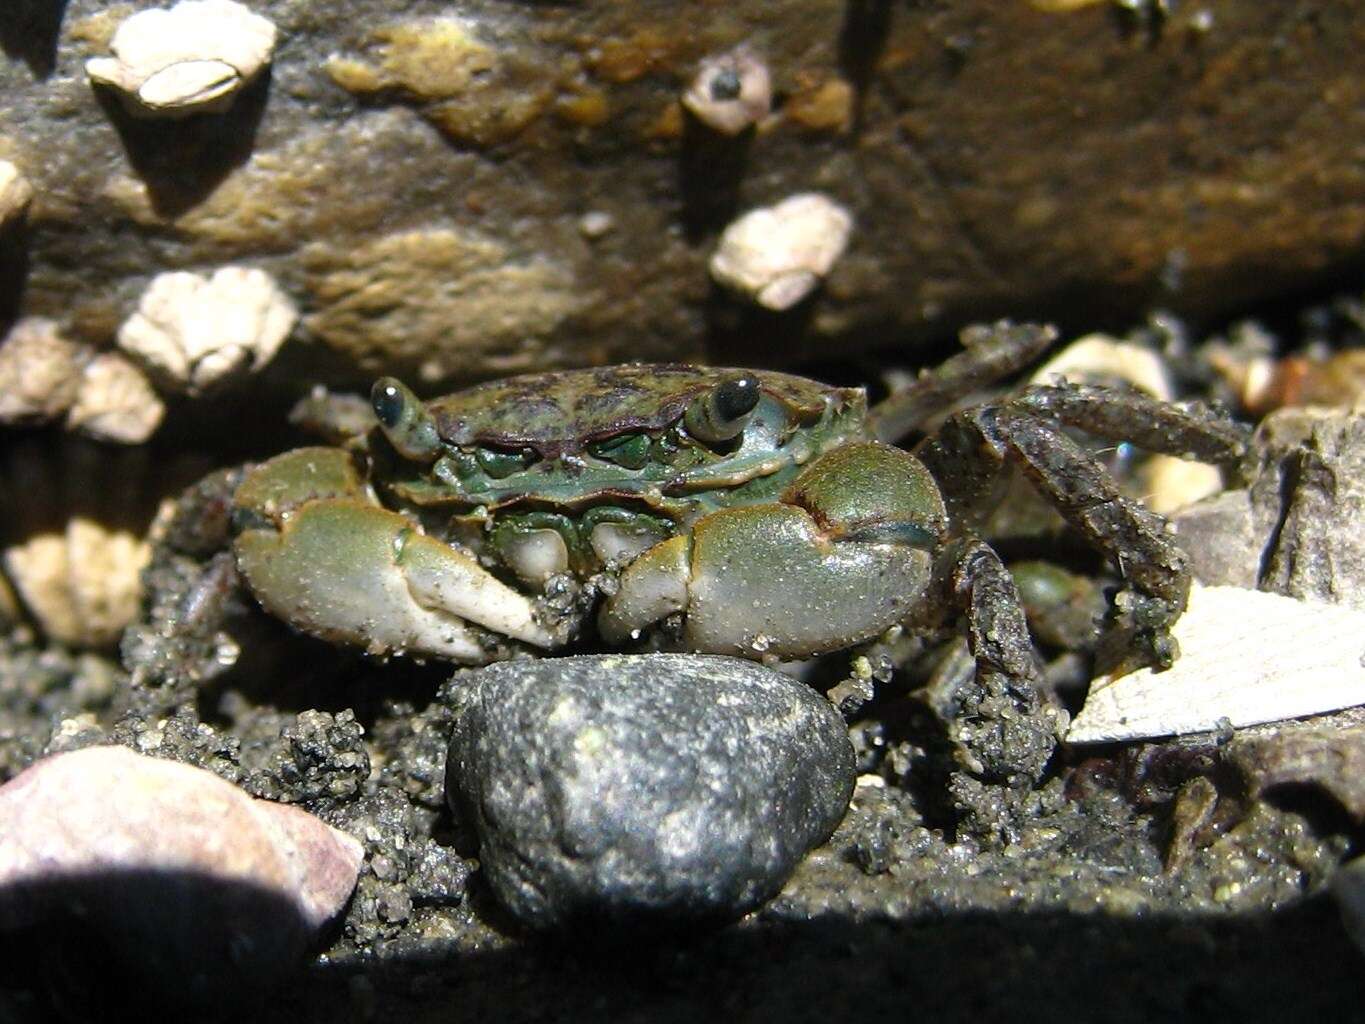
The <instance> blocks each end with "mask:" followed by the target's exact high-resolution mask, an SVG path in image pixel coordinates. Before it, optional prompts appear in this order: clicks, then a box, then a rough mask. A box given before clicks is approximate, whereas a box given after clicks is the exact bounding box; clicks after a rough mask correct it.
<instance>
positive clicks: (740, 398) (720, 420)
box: [683, 374, 759, 444]
mask: <svg viewBox="0 0 1365 1024" xmlns="http://www.w3.org/2000/svg"><path fill="white" fill-rule="evenodd" d="M758 399H759V386H758V378H757V377H755V376H752V375H751V374H746V375H745V376H743V377H734V378H732V379H731V380H727V381H723V382H722V383H720V384H717V385H716V386H715V387H713V388H712V389H711V390H710V391H708V392H706V393H705V394H704V395H698V396H697V397H696V398H695V399H693V401H692V404H691V405H689V406H688V407H687V412H686V413H684V414H683V425H684V426H686V427H687V432H688V433H689V434H691V435H692V436H693V437H695V438H696V439H697V440H699V441H701V442H703V443H705V444H719V443H721V442H723V441H731V440H734V439H735V438H736V437H738V436H739V435H740V434H742V433H743V432H744V427H745V425H746V424H747V423H748V422H749V416H750V415H751V414H752V413H753V411H754V409H755V408H756V407H757V406H758Z"/></svg>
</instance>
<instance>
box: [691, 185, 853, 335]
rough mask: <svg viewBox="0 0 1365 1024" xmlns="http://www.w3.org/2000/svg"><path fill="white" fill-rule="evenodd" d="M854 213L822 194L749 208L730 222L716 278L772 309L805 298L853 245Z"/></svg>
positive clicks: (714, 268) (715, 262)
mask: <svg viewBox="0 0 1365 1024" xmlns="http://www.w3.org/2000/svg"><path fill="white" fill-rule="evenodd" d="M852 230H853V217H852V215H851V214H849V212H848V211H847V210H845V209H844V208H843V207H842V206H840V205H839V204H838V203H836V202H834V200H832V199H830V198H829V197H828V196H823V195H820V194H819V193H818V192H802V193H799V194H797V195H794V196H790V197H788V198H787V199H784V200H782V202H780V203H778V204H777V205H776V206H766V207H760V208H759V209H757V210H750V211H749V212H748V213H746V214H745V215H744V216H742V217H740V218H739V219H738V220H736V221H734V222H733V223H732V224H730V226H729V227H727V228H726V229H725V233H724V234H723V235H721V239H720V245H719V247H717V249H716V251H715V253H714V254H713V255H712V257H711V276H712V277H714V278H715V279H716V280H717V281H718V282H719V283H720V284H723V285H725V286H726V287H727V288H732V289H734V290H735V291H738V292H742V293H743V294H745V295H748V296H750V297H751V298H753V300H754V301H755V302H757V303H758V304H759V305H761V306H764V307H766V308H768V309H773V310H783V309H788V308H790V307H791V306H794V305H795V304H796V303H798V302H800V301H801V300H802V299H803V298H805V297H806V296H807V295H808V294H810V292H811V290H812V289H814V288H815V286H816V285H817V284H818V283H819V281H820V279H821V278H822V277H824V276H825V275H826V274H827V273H829V270H830V268H831V267H832V266H834V261H835V260H837V259H838V258H839V257H840V256H841V255H842V254H843V251H844V249H845V247H847V245H848V238H849V234H850V232H851V231H852Z"/></svg>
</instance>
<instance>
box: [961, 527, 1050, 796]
mask: <svg viewBox="0 0 1365 1024" xmlns="http://www.w3.org/2000/svg"><path fill="white" fill-rule="evenodd" d="M945 564H946V566H947V571H946V572H944V571H943V569H942V568H940V569H939V572H940V573H942V574H943V575H944V576H946V579H945V580H943V581H942V582H944V583H946V585H947V587H948V590H949V595H948V596H949V602H948V604H949V606H951V607H955V608H957V609H958V610H959V611H960V612H961V613H962V614H963V615H964V616H965V618H966V621H967V645H968V648H969V649H970V651H971V653H972V658H973V659H974V660H975V661H976V674H975V678H974V680H973V681H972V683H970V684H969V685H967V686H965V687H963V688H962V690H961V691H959V693H958V694H957V695H956V698H957V701H958V702H959V704H960V708H959V711H958V713H957V714H955V715H954V716H953V717H952V723H953V724H952V729H953V731H954V733H955V734H956V735H955V736H954V739H955V740H956V741H957V743H958V744H959V749H961V750H962V751H963V755H964V758H965V759H966V760H968V761H969V762H970V763H969V764H967V765H966V767H968V769H969V770H970V771H971V772H972V773H973V774H975V775H977V776H978V777H980V778H984V779H986V780H988V781H994V782H1004V783H1007V784H1020V783H1023V784H1026V785H1032V784H1033V783H1036V782H1037V781H1038V779H1039V778H1041V777H1042V774H1043V769H1044V768H1045V766H1046V765H1047V761H1048V758H1050V757H1051V756H1052V750H1053V747H1054V746H1055V743H1056V736H1055V734H1054V733H1053V732H1050V731H1047V730H1045V729H1044V728H1042V727H1041V726H1040V724H1039V719H1038V716H1037V715H1036V712H1037V710H1038V706H1039V697H1038V683H1039V681H1040V680H1041V677H1042V674H1041V672H1040V671H1039V667H1038V659H1037V656H1036V654H1035V653H1034V649H1033V642H1032V640H1031V639H1030V637H1029V631H1028V624H1027V622H1026V621H1025V618H1024V610H1023V607H1022V605H1021V604H1020V602H1019V591H1018V589H1017V588H1016V587H1015V585H1014V580H1013V579H1012V578H1011V576H1010V573H1009V570H1007V569H1006V568H1005V566H1004V565H1003V564H1002V563H1001V561H1000V557H999V556H998V555H997V554H996V553H995V552H994V551H993V550H991V548H990V547H989V546H988V545H986V544H985V543H983V542H981V541H979V540H976V539H969V540H965V541H960V542H958V543H957V544H955V545H954V546H953V548H951V549H949V551H948V552H947V553H946V556H945V558H944V559H943V560H942V561H940V567H942V566H944V565H945Z"/></svg>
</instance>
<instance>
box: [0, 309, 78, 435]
mask: <svg viewBox="0 0 1365 1024" xmlns="http://www.w3.org/2000/svg"><path fill="white" fill-rule="evenodd" d="M89 357H90V353H89V351H88V350H86V349H84V348H82V347H81V346H80V345H76V344H74V343H72V342H70V341H67V340H66V339H65V338H64V337H62V335H61V333H60V332H59V331H58V329H57V325H56V324H55V323H54V322H53V321H51V320H47V319H44V318H42V317H27V318H25V319H23V320H20V321H19V322H18V323H17V324H15V325H14V327H13V329H12V330H11V331H10V332H9V334H8V335H7V336H6V337H5V339H4V340H3V341H0V423H46V422H48V421H50V420H54V419H56V418H57V417H59V416H61V415H63V414H64V413H65V412H66V411H67V410H68V409H69V408H71V403H72V402H74V401H75V400H76V391H77V389H78V388H79V387H80V381H81V372H82V370H83V368H84V366H85V364H86V362H87V361H88V360H89Z"/></svg>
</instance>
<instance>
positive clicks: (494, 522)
mask: <svg viewBox="0 0 1365 1024" xmlns="http://www.w3.org/2000/svg"><path fill="white" fill-rule="evenodd" d="M1054 338H1055V333H1054V332H1053V331H1052V330H1051V329H1049V328H1043V327H1038V326H1034V325H1014V324H1010V323H1001V324H997V325H994V326H992V327H980V328H976V329H969V331H968V332H965V333H964V340H965V341H966V342H967V348H966V350H965V351H964V352H963V353H961V354H960V355H958V356H956V357H954V358H953V359H950V360H949V361H948V362H947V363H946V364H945V365H944V366H943V367H942V368H940V369H939V370H938V371H936V372H934V373H926V374H923V375H921V377H920V378H919V379H918V381H916V382H915V383H914V384H913V385H912V386H911V387H909V388H908V389H906V390H905V391H904V392H902V393H899V394H897V395H894V396H892V398H890V399H888V400H887V401H886V402H884V403H883V404H882V405H880V406H878V407H876V408H874V409H869V407H868V401H867V397H866V394H865V392H864V391H862V390H861V389H857V388H841V387H830V386H826V385H823V384H820V383H817V382H815V381H812V380H808V379H806V378H802V377H797V376H792V375H789V374H784V373H776V372H772V371H767V370H747V369H721V368H713V367H700V366H691V365H639V364H630V365H623V366H616V367H608V368H599V369H585V370H568V371H559V372H548V373H540V374H532V375H526V376H521V377H514V378H510V379H507V380H501V381H494V382H491V383H487V384H482V385H478V386H475V387H472V388H470V389H468V390H465V391H460V392H457V393H455V394H451V395H447V396H444V397H439V398H435V399H432V400H430V401H425V402H424V401H422V400H420V399H419V398H417V396H416V395H415V394H414V393H413V392H412V391H411V390H409V389H408V388H407V387H406V386H404V385H403V384H402V383H400V382H399V381H397V380H396V379H393V378H388V377H386V378H382V379H381V380H379V381H378V382H377V383H376V384H375V385H374V388H373V391H372V393H371V405H372V409H373V414H374V419H375V423H376V425H375V426H374V427H373V428H372V429H370V430H369V431H367V432H364V433H362V434H360V435H358V436H355V437H353V438H351V439H350V440H349V441H347V442H346V443H344V444H339V445H334V446H325V447H324V446H317V447H306V448H300V449H296V450H293V451H290V452H286V453H284V454H282V455H279V456H277V457H275V458H272V459H270V460H268V461H266V462H264V463H261V464H259V465H257V466H255V467H253V468H251V469H249V470H248V471H247V473H246V475H245V477H244V479H243V480H242V482H241V483H240V485H239V486H238V487H237V489H236V491H235V494H234V496H233V499H232V513H231V516H232V530H233V534H234V537H233V540H232V546H233V553H234V556H235V561H236V567H237V569H238V571H239V572H240V573H241V575H242V576H243V577H244V578H245V580H246V582H247V584H248V586H249V588H250V590H251V592H252V593H253V594H254V595H255V597H256V599H257V601H258V602H259V603H260V604H261V606H262V607H264V608H265V609H266V610H267V611H269V612H270V613H272V614H273V615H275V616H277V617H279V618H281V619H283V620H284V621H285V622H287V623H289V624H291V625H292V626H293V627H295V628H296V629H298V630H300V631H302V632H304V633H308V634H311V635H314V636H317V637H321V638H324V639H326V640H329V641H333V642H337V643H342V644H351V645H357V646H360V647H363V648H364V649H365V650H367V651H369V652H371V653H373V654H378V655H388V654H393V653H405V654H408V655H413V656H417V657H431V658H440V659H447V660H450V661H454V662H461V663H466V664H480V663H485V662H489V661H492V660H496V659H500V658H504V657H508V656H511V655H513V654H515V653H517V652H518V651H521V650H540V651H551V650H554V649H556V648H560V647H562V646H564V645H565V644H567V643H569V642H571V641H573V640H574V639H575V638H578V637H580V636H583V635H585V634H588V633H589V632H590V631H591V630H592V628H594V627H595V631H596V634H597V635H599V636H600V637H601V639H602V640H604V641H605V642H607V643H608V644H610V645H631V644H638V643H640V642H642V641H644V640H646V639H650V640H654V641H655V642H656V643H659V642H660V641H661V642H662V645H665V646H670V647H673V648H677V649H682V650H687V651H693V652H698V653H720V654H738V655H744V656H748V657H766V658H782V659H797V658H805V657H810V656H814V655H817V654H821V653H825V652H829V651H834V650H839V649H844V648H848V647H850V646H852V645H855V644H858V643H859V642H862V641H866V640H869V639H871V638H874V637H877V636H879V635H881V634H883V633H884V632H885V631H886V630H887V629H888V628H889V627H892V626H896V625H901V624H912V625H916V626H925V625H927V624H932V623H939V624H941V623H943V622H945V621H946V620H947V619H948V618H949V617H950V616H953V615H963V616H965V618H966V620H967V622H968V635H969V638H970V640H971V649H972V652H973V654H974V655H975V656H976V657H977V659H978V661H979V662H981V661H984V662H986V663H989V664H992V665H995V666H997V667H998V668H999V669H1000V670H1001V671H1003V672H1005V673H1006V674H1007V675H1011V676H1014V677H1021V678H1022V677H1027V676H1029V675H1030V674H1031V673H1032V672H1033V671H1034V670H1033V668H1032V666H1031V665H1029V664H1026V663H1025V662H1027V661H1028V655H1027V654H1026V653H1023V652H1027V651H1029V650H1030V648H1029V646H1028V640H1027V627H1026V625H1025V623H1024V619H1023V615H1022V613H1021V612H1020V611H1019V605H1018V598H1017V594H1016V592H1015V589H1014V586H1013V583H1012V582H1011V580H1010V577H1009V574H1008V571H1007V570H1006V569H1005V567H1004V566H1003V564H1002V562H1001V560H1000V558H999V557H997V555H996V554H995V552H994V551H993V550H992V549H991V548H990V547H989V545H987V544H986V543H985V542H983V541H982V540H980V539H978V538H977V537H976V535H975V534H974V533H973V529H972V524H973V522H974V521H975V520H974V518H973V517H974V514H975V512H976V510H979V509H980V508H982V507H983V506H985V507H988V506H989V505H990V503H991V500H992V495H993V494H994V488H995V484H996V483H997V482H998V480H999V479H1000V478H1001V476H1002V474H1001V472H1000V471H1001V468H1002V466H1004V465H1005V464H1011V463H1012V464H1015V465H1018V466H1020V467H1022V469H1023V471H1024V473H1025V475H1026V476H1027V477H1028V478H1029V479H1030V480H1031V481H1032V482H1033V483H1034V485H1035V486H1036V488H1037V489H1038V490H1039V491H1040V492H1041V493H1042V494H1044V495H1045V496H1046V497H1047V498H1048V499H1050V500H1051V502H1052V503H1053V504H1055V506H1056V507H1057V508H1058V510H1059V511H1060V512H1061V513H1062V515H1063V516H1064V517H1065V518H1066V519H1067V520H1068V521H1069V522H1070V523H1071V524H1072V525H1073V526H1074V527H1075V528H1076V529H1078V530H1079V531H1080V532H1081V533H1082V534H1083V535H1084V536H1085V537H1087V538H1088V539H1089V540H1090V541H1091V542H1092V543H1093V544H1094V545H1095V546H1096V547H1098V548H1099V549H1100V550H1101V551H1102V552H1104V553H1105V554H1106V555H1108V556H1109V557H1110V558H1111V559H1112V560H1113V561H1114V562H1115V563H1116V565H1117V567H1118V569H1119V571H1120V574H1121V576H1122V578H1123V579H1124V581H1125V585H1124V589H1123V590H1122V591H1121V592H1120V593H1119V594H1118V596H1117V597H1116V598H1115V601H1114V606H1113V610H1112V614H1111V622H1110V624H1109V632H1110V633H1111V634H1113V635H1115V636H1119V637H1121V643H1120V644H1119V648H1120V649H1121V651H1122V652H1123V657H1126V658H1128V659H1129V660H1131V661H1133V662H1134V663H1138V662H1141V663H1148V664H1153V663H1154V664H1157V665H1162V664H1169V663H1170V661H1171V660H1172V659H1173V658H1174V657H1175V655H1176V651H1175V649H1174V646H1173V641H1172V640H1171V638H1170V633H1169V628H1170V626H1171V624H1172V623H1173V622H1174V621H1175V619H1176V618H1177V617H1178V616H1179V614H1180V613H1181V611H1182V610H1183V608H1184V605H1185V600H1186V596H1187V593H1188V589H1189V584H1190V577H1189V571H1188V569H1187V566H1186V557H1185V555H1184V554H1183V552H1181V551H1180V549H1179V548H1178V547H1177V546H1176V545H1175V544H1174V543H1173V541H1172V539H1171V537H1170V531H1169V528H1168V526H1167V524H1166V522H1165V521H1164V520H1163V519H1161V518H1160V517H1159V516H1157V515H1155V514H1153V513H1151V512H1149V511H1147V510H1146V509H1145V508H1144V507H1143V506H1142V505H1141V504H1139V503H1137V502H1134V501H1131V500H1129V499H1127V498H1125V497H1124V496H1123V495H1122V494H1121V493H1120V491H1119V488H1118V487H1117V485H1116V484H1115V483H1114V481H1113V480H1112V479H1111V478H1110V477H1109V475H1108V474H1107V473H1106V472H1105V471H1104V470H1103V469H1102V468H1101V467H1099V466H1098V465H1097V463H1096V462H1095V461H1094V460H1093V459H1092V458H1090V457H1089V456H1088V455H1087V454H1086V452H1085V451H1084V450H1083V449H1082V448H1080V447H1079V446H1078V445H1077V444H1076V443H1075V442H1074V441H1073V440H1072V439H1071V438H1070V437H1069V436H1068V433H1067V430H1066V429H1065V428H1066V427H1079V428H1083V429H1086V430H1088V431H1090V432H1092V433H1095V434H1097V435H1100V436H1103V437H1108V438H1116V439H1118V438H1122V439H1126V440H1132V441H1135V442H1137V443H1139V444H1140V445H1141V446H1143V447H1146V448H1150V449H1155V450H1160V451H1166V452H1172V453H1176V454H1182V455H1186V456H1192V457H1197V458H1200V459H1201V460H1203V461H1213V462H1218V463H1222V464H1224V465H1228V466H1236V465H1237V464H1239V462H1240V461H1241V460H1242V459H1243V458H1244V457H1245V454H1246V450H1247V433H1246V430H1245V429H1244V428H1241V427H1239V426H1237V425H1236V424H1233V423H1231V422H1229V421H1227V420H1225V419H1223V418H1222V417H1221V416H1219V415H1217V414H1215V413H1213V412H1210V411H1209V410H1206V409H1204V408H1202V407H1199V406H1194V405H1191V406H1179V405H1173V404H1167V403H1162V402H1158V401H1155V400H1151V399H1148V398H1146V397H1144V396H1142V395H1140V394H1137V393H1129V392H1125V393H1116V392H1112V391H1109V390H1107V389H1104V388H1098V387H1080V386H1071V385H1057V386H1035V387H1031V388H1028V389H1026V390H1024V391H1022V392H1020V393H1018V394H1015V395H1013V396H1010V397H1007V398H1005V399H1002V400H999V401H995V402H990V403H987V404H984V405H979V406H975V407H972V408H968V409H965V410H961V411H957V412H950V413H949V414H948V415H947V416H946V419H944V420H943V422H942V423H941V425H940V426H939V427H938V428H937V429H935V430H934V431H932V432H931V433H929V434H928V435H927V436H926V437H925V438H924V439H923V440H922V441H921V442H920V443H919V444H918V445H917V446H916V447H915V449H914V450H913V451H909V450H905V449H904V448H901V447H897V446H895V445H894V444H893V443H891V442H893V441H896V440H899V439H901V438H902V437H904V436H906V435H908V434H909V433H911V432H912V431H914V430H916V429H923V427H924V424H925V423H926V422H928V421H931V420H933V419H934V418H935V417H938V416H940V415H942V414H943V413H945V411H947V410H949V409H950V407H951V406H952V405H953V404H954V403H955V402H956V401H957V400H958V399H959V398H960V397H961V395H962V394H964V393H967V392H970V391H973V390H976V389H978V388H979V387H980V386H981V385H983V384H984V383H986V382H989V381H992V380H994V379H996V378H999V377H1001V376H1002V375H1004V374H1008V373H1010V372H1012V371H1013V370H1015V369H1018V368H1019V367H1021V366H1023V365H1025V364H1026V363H1027V362H1029V361H1031V360H1032V359H1033V358H1034V357H1035V356H1036V355H1037V354H1038V353H1039V352H1041V351H1042V349H1043V348H1045V347H1046V346H1047V345H1048V344H1049V343H1050V342H1051V341H1052V340H1053V339H1054Z"/></svg>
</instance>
